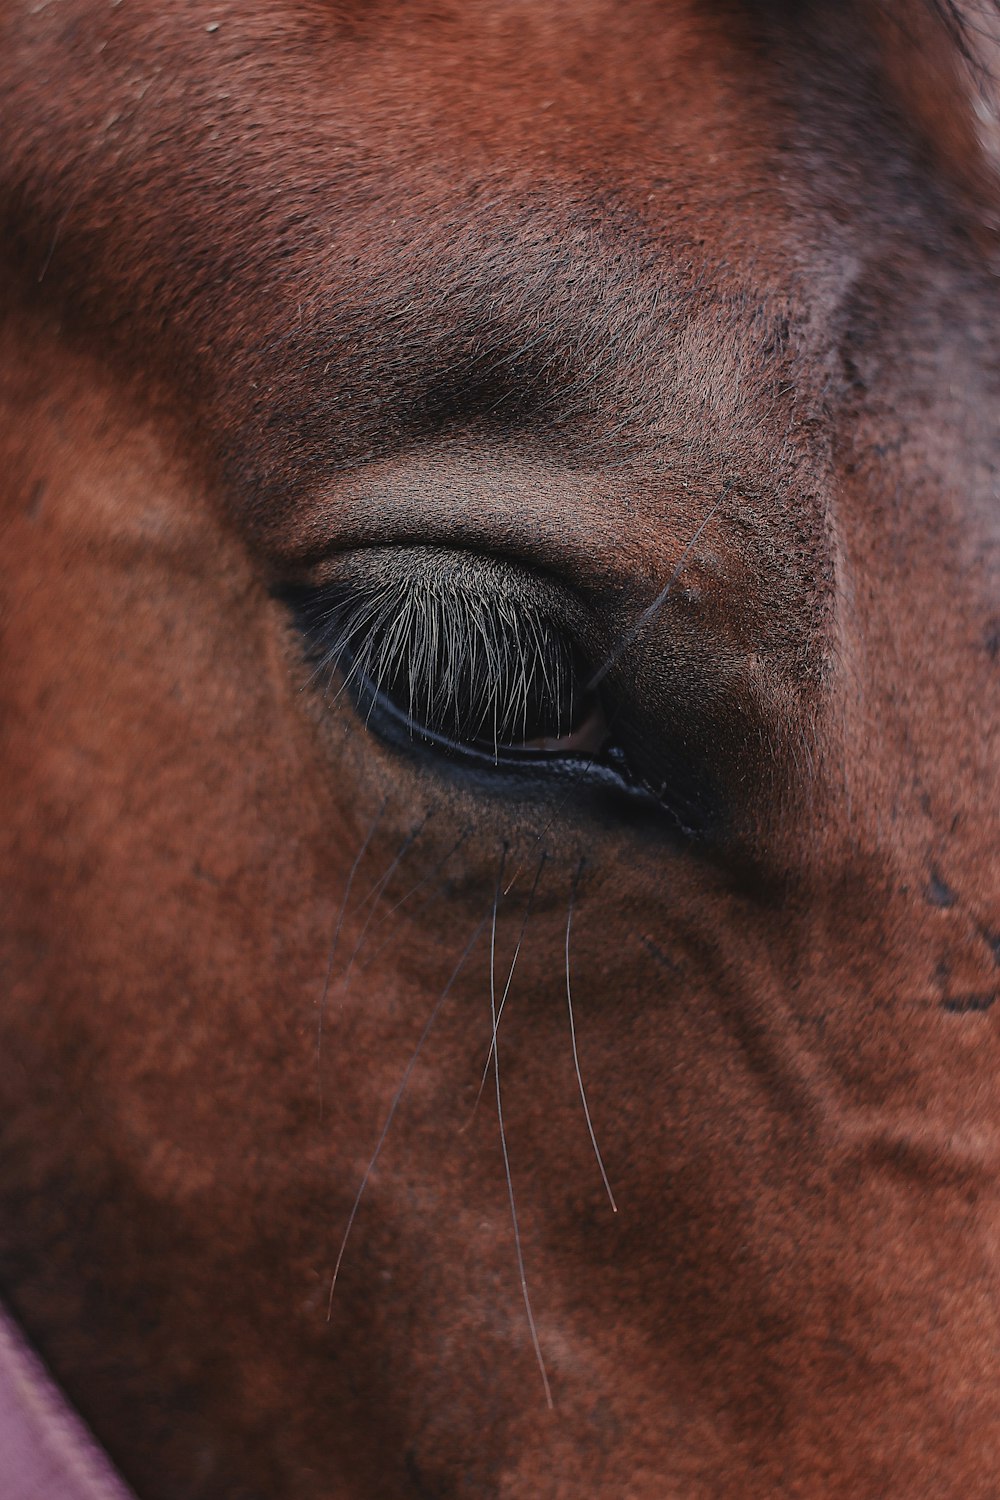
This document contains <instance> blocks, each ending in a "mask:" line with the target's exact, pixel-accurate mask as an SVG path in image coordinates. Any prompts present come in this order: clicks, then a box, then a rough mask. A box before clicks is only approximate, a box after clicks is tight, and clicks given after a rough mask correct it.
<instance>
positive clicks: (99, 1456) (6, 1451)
mask: <svg viewBox="0 0 1000 1500" xmlns="http://www.w3.org/2000/svg"><path fill="white" fill-rule="evenodd" d="M0 1500H134V1496H133V1494H132V1491H131V1490H129V1489H126V1487H125V1485H124V1484H123V1483H122V1481H121V1480H120V1479H119V1478H118V1476H117V1474H116V1473H115V1471H114V1469H113V1468H112V1467H111V1464H110V1462H109V1461H108V1459H107V1457H106V1456H105V1454H104V1453H103V1452H102V1451H101V1449H100V1448H99V1447H98V1446H97V1444H96V1442H95V1441H94V1439H93V1438H92V1437H91V1435H90V1433H89V1432H88V1431H87V1428H86V1427H85V1426H84V1424H83V1422H82V1421H81V1420H80V1418H79V1417H78V1416H77V1415H76V1413H75V1412H74V1411H73V1410H72V1409H71V1408H70V1407H69V1405H68V1404H67V1401H66V1398H65V1396H63V1395H62V1394H61V1392H60V1391H59V1390H57V1388H56V1386H55V1384H54V1383H53V1381H52V1378H51V1376H50V1375H49V1374H48V1372H47V1371H46V1369H45V1367H44V1366H43V1365H42V1363H41V1361H40V1360H39V1359H38V1357H37V1355H35V1354H34V1353H33V1352H32V1351H31V1349H29V1348H28V1345H27V1344H26V1343H25V1341H24V1338H23V1336H22V1334H21V1333H20V1332H19V1330H18V1329H17V1327H16V1326H15V1324H14V1323H13V1322H12V1321H11V1319H10V1317H9V1316H8V1315H7V1313H5V1312H4V1310H3V1308H2V1307H0Z"/></svg>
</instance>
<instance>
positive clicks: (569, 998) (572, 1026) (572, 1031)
mask: <svg viewBox="0 0 1000 1500" xmlns="http://www.w3.org/2000/svg"><path fill="white" fill-rule="evenodd" d="M582 872H583V861H582V860H581V861H580V866H579V868H578V870H577V872H576V879H575V880H574V882H573V888H572V890H571V891H570V895H569V910H568V911H567V913H566V1007H567V1009H568V1011H569V1035H570V1041H571V1042H572V1044H573V1067H574V1068H575V1069H576V1081H577V1085H578V1087H579V1089H580V1103H581V1104H582V1105H583V1118H584V1119H585V1120H586V1122H587V1130H588V1132H589V1134H590V1144H591V1145H592V1146H593V1148H594V1155H595V1156H596V1158H597V1165H598V1166H599V1167H600V1169H601V1178H602V1180H603V1182H604V1189H605V1192H606V1193H607V1195H608V1202H609V1203H610V1204H611V1212H612V1213H617V1212H618V1204H617V1203H616V1202H615V1195H614V1193H613V1192H612V1191H611V1184H610V1182H609V1181H608V1174H607V1172H606V1171H605V1170H604V1159H603V1157H602V1156H601V1152H600V1147H599V1146H598V1144H597V1136H596V1135H595V1134H594V1126H593V1122H592V1120H591V1118H590V1110H589V1108H588V1107H587V1091H586V1089H585V1088H584V1086H583V1074H582V1073H581V1071H580V1055H579V1053H578V1052H577V1049H576V1023H575V1022H574V1020H573V989H572V986H571V984H570V977H569V935H570V929H571V927H572V925H573V903H574V901H575V899H576V890H577V886H578V884H579V880H580V876H581V874H582Z"/></svg>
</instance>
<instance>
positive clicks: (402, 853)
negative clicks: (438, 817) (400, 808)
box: [358, 817, 427, 910]
mask: <svg viewBox="0 0 1000 1500" xmlns="http://www.w3.org/2000/svg"><path fill="white" fill-rule="evenodd" d="M426 825H427V819H426V817H423V818H421V819H420V822H419V823H418V824H417V826H416V828H411V829H410V832H409V833H408V834H407V835H406V838H405V839H404V840H403V842H402V844H401V845H400V847H399V849H398V851H397V853H396V855H395V857H394V858H393V860H392V863H391V864H390V865H389V867H388V869H386V870H384V871H383V872H382V874H381V875H380V876H379V878H378V879H377V880H376V882H375V884H374V885H373V886H372V887H371V889H370V890H369V891H368V892H367V894H366V895H364V896H363V897H362V898H361V900H360V901H359V902H358V909H359V910H361V909H362V908H363V907H365V906H368V905H375V906H377V905H378V899H379V897H380V896H381V894H382V892H383V891H384V890H385V888H386V886H387V885H388V884H389V881H390V880H391V879H392V877H393V875H394V874H395V873H396V871H397V870H398V868H399V865H400V862H401V861H402V860H403V859H404V858H405V857H406V853H407V850H409V849H410V848H412V846H413V844H414V843H415V842H416V840H417V839H418V838H419V837H420V835H421V833H422V832H423V831H424V828H425V827H426Z"/></svg>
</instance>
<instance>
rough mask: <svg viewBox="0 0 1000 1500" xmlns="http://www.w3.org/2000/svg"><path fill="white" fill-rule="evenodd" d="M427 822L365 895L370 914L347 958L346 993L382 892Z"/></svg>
mask: <svg viewBox="0 0 1000 1500" xmlns="http://www.w3.org/2000/svg"><path fill="white" fill-rule="evenodd" d="M426 823H427V819H426V818H422V819H421V821H420V822H419V823H418V824H417V826H416V828H414V829H413V831H412V832H411V833H409V834H408V835H407V837H406V838H405V839H404V840H403V842H402V844H401V846H400V848H399V850H398V851H397V853H396V857H395V859H394V860H393V861H392V863H391V864H390V866H389V868H388V869H387V870H386V871H385V873H384V874H383V875H381V876H380V877H379V879H378V880H377V881H376V882H375V884H374V885H373V886H372V888H371V890H370V891H369V892H368V895H367V896H366V897H365V899H364V901H362V903H361V905H362V907H364V906H366V905H367V906H368V907H369V911H368V915H367V916H366V917H365V920H364V922H363V923H362V925H361V931H360V932H359V934H358V940H357V942H356V943H355V944H354V949H353V951H352V953H351V956H350V958H349V959H348V960H347V967H346V968H345V970H344V974H343V979H342V981H341V983H342V986H343V989H344V991H345V993H346V991H347V988H348V985H349V984H350V982H351V972H352V970H353V968H354V960H355V959H356V958H357V956H358V954H359V953H360V952H361V945H362V943H363V942H364V940H365V934H366V933H367V931H368V929H369V927H370V926H371V924H372V918H373V917H374V915H375V913H376V911H377V910H378V903H379V901H380V899H381V896H382V892H383V891H384V890H385V888H386V886H387V885H388V884H389V881H390V880H391V879H392V877H393V875H394V874H395V873H396V871H397V870H398V868H399V866H400V864H401V863H402V861H403V860H404V859H405V858H406V855H407V852H408V851H409V850H410V849H411V848H412V847H413V845H414V844H415V843H416V841H417V839H418V838H419V837H420V834H421V832H422V830H423V828H424V827H425V825H426Z"/></svg>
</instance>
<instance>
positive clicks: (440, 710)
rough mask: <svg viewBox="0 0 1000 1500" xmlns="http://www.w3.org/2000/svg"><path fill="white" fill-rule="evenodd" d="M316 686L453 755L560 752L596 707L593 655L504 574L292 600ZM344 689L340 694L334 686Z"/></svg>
mask: <svg viewBox="0 0 1000 1500" xmlns="http://www.w3.org/2000/svg"><path fill="white" fill-rule="evenodd" d="M291 602H292V604H293V607H294V609H295V612H296V614H297V616H298V619H299V623H300V626H301V627H302V629H303V632H304V634H305V637H306V640H307V643H308V647H309V654H310V656H311V658H312V660H313V661H314V663H315V674H314V675H315V678H316V680H317V681H319V682H320V684H321V685H322V686H323V687H324V689H325V690H326V691H328V692H329V691H330V690H331V689H333V691H334V693H335V694H336V695H339V693H340V692H342V691H344V690H345V689H346V690H347V691H349V692H350V693H351V696H352V698H353V699H354V701H355V703H356V704H357V705H358V706H359V708H360V709H361V710H362V712H363V713H364V714H365V716H366V718H371V716H372V715H373V714H374V713H377V712H378V711H379V709H380V708H381V709H383V710H385V709H388V710H390V711H392V710H394V711H395V713H396V715H399V716H402V717H403V718H404V719H405V720H406V722H407V725H408V728H409V732H410V734H411V735H412V736H414V737H417V736H421V737H424V738H426V739H428V740H430V741H431V742H434V743H437V744H443V745H444V746H446V747H451V748H453V749H456V750H458V749H461V748H463V747H468V748H472V749H475V750H478V751H482V750H490V751H491V752H492V753H493V755H494V757H498V756H499V754H500V752H501V751H503V752H505V753H507V752H514V753H515V754H516V753H517V752H518V751H524V750H534V751H537V750H539V749H542V750H545V749H549V750H550V751H551V750H557V749H558V748H559V745H560V742H564V741H566V740H567V739H568V738H569V737H571V736H572V735H573V732H574V731H575V730H577V729H578V727H579V725H580V722H581V720H582V719H585V718H586V717H587V714H588V713H589V714H590V715H591V717H592V718H593V715H594V703H593V698H592V695H588V693H587V690H586V683H587V680H588V678H589V676H590V672H589V669H588V666H587V664H586V662H585V661H584V659H583V657H582V653H581V652H580V650H579V648H578V647H577V646H576V645H575V644H574V642H573V641H572V640H571V639H570V638H569V637H568V635H567V633H566V631H565V630H564V629H563V628H561V627H560V626H559V625H558V624H557V623H556V622H555V621H554V620H553V619H552V618H551V616H550V615H549V614H548V613H547V612H546V611H544V610H543V609H541V608H539V607H538V605H537V604H535V603H534V602H533V601H531V599H530V598H526V597H523V596H522V595H521V593H520V591H518V590H516V589H512V588H506V589H505V588H504V587H503V577H502V574H500V573H499V568H498V565H492V566H490V565H486V567H485V568H484V567H483V565H482V564H478V565H476V566H474V567H471V568H469V569H467V570H465V571H464V572H463V570H462V568H461V567H457V568H455V567H453V568H451V569H446V570H444V571H443V573H442V571H441V570H440V569H439V570H438V571H437V576H435V570H434V569H433V568H431V567H428V568H427V569H426V570H425V571H423V572H421V570H420V568H419V566H415V567H414V568H413V569H412V570H411V571H410V573H409V574H408V576H406V578H405V579H398V580H397V579H393V581H392V582H387V583H379V582H376V581H373V580H371V579H367V580H363V579H358V580H352V581H350V582H341V583H336V584H333V585H328V586H326V587H325V588H321V589H318V590H305V591H300V592H299V593H298V594H297V595H296V596H295V597H293V599H292V600H291ZM338 678H339V679H340V682H339V685H338V686H337V687H335V688H334V684H335V683H336V682H337V680H338Z"/></svg>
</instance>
